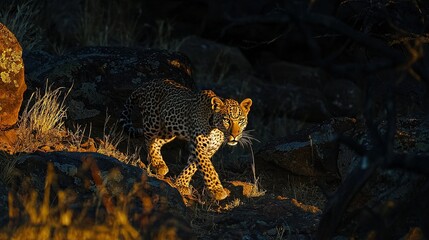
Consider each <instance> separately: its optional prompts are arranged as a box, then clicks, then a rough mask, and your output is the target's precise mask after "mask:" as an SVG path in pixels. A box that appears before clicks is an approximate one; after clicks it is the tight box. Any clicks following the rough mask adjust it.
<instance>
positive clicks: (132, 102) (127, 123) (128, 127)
mask: <svg viewBox="0 0 429 240" xmlns="http://www.w3.org/2000/svg"><path fill="white" fill-rule="evenodd" d="M135 93H136V92H134V93H132V94H131V96H130V97H129V98H128V99H127V101H126V102H125V104H124V109H123V111H122V112H121V118H120V119H119V124H121V125H122V128H123V129H124V132H125V133H127V134H128V136H130V137H132V138H136V137H141V136H143V129H141V128H136V127H134V125H133V122H132V112H133V110H134V107H135V106H136V104H138V101H137V100H138V94H135Z"/></svg>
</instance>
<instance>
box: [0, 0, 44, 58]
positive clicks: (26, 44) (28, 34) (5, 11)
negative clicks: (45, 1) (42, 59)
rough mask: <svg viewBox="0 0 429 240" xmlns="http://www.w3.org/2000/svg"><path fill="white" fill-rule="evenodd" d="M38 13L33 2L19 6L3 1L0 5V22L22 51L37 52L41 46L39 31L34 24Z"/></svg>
mask: <svg viewBox="0 0 429 240" xmlns="http://www.w3.org/2000/svg"><path fill="white" fill-rule="evenodd" d="M11 2H12V4H11ZM39 13H40V9H39V8H38V5H37V4H36V2H34V1H27V2H23V3H20V4H14V1H5V2H4V3H1V4H0V22H1V23H3V24H4V25H5V26H6V27H7V28H8V29H9V30H10V31H11V32H12V33H13V34H15V37H16V38H17V39H18V41H19V43H20V44H21V46H22V47H23V49H24V50H38V49H41V48H42V46H43V45H42V34H41V29H40V28H39V27H38V26H37V25H36V24H35V20H36V18H37V16H38V14H39Z"/></svg>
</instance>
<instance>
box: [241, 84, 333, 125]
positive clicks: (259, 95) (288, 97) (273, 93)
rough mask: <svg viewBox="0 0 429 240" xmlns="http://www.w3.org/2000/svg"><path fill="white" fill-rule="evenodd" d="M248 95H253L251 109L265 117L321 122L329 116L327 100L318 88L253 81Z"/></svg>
mask: <svg viewBox="0 0 429 240" xmlns="http://www.w3.org/2000/svg"><path fill="white" fill-rule="evenodd" d="M250 86H252V87H251V88H250V89H249V93H248V96H250V97H253V96H255V97H253V101H254V104H253V105H254V107H253V108H252V111H253V112H255V111H262V116H264V118H265V119H270V118H272V117H273V116H287V117H290V118H294V119H298V120H301V121H307V122H319V123H320V122H323V121H325V120H327V119H330V118H331V113H330V112H329V110H328V108H327V102H326V99H325V97H324V96H323V93H322V92H321V91H320V90H319V89H310V88H303V87H297V86H295V85H292V84H288V85H280V84H268V83H264V82H261V81H259V82H258V81H253V82H252V83H251V85H250Z"/></svg>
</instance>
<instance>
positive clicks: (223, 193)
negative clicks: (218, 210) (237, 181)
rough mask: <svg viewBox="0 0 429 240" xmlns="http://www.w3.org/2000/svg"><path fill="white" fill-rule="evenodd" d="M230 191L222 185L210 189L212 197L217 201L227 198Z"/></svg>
mask: <svg viewBox="0 0 429 240" xmlns="http://www.w3.org/2000/svg"><path fill="white" fill-rule="evenodd" d="M230 193H231V192H230V191H229V190H228V189H226V188H224V187H220V188H216V189H214V190H213V191H211V195H212V197H213V198H214V199H216V200H218V201H220V200H223V199H225V198H227V197H228V196H229V194H230Z"/></svg>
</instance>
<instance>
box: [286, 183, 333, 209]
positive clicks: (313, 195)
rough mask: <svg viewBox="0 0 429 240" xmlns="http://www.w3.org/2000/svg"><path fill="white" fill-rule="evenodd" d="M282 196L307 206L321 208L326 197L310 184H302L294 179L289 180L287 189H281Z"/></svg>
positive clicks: (315, 186)
mask: <svg viewBox="0 0 429 240" xmlns="http://www.w3.org/2000/svg"><path fill="white" fill-rule="evenodd" d="M282 194H283V196H288V197H292V198H294V199H296V200H298V201H299V202H303V203H305V204H307V205H312V206H316V207H317V208H320V209H321V208H323V206H324V205H325V203H326V197H325V195H324V194H323V192H322V190H321V189H320V188H319V187H318V186H317V185H315V184H314V183H312V182H303V181H300V180H296V179H289V184H288V186H287V187H285V188H283V193H282Z"/></svg>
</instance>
